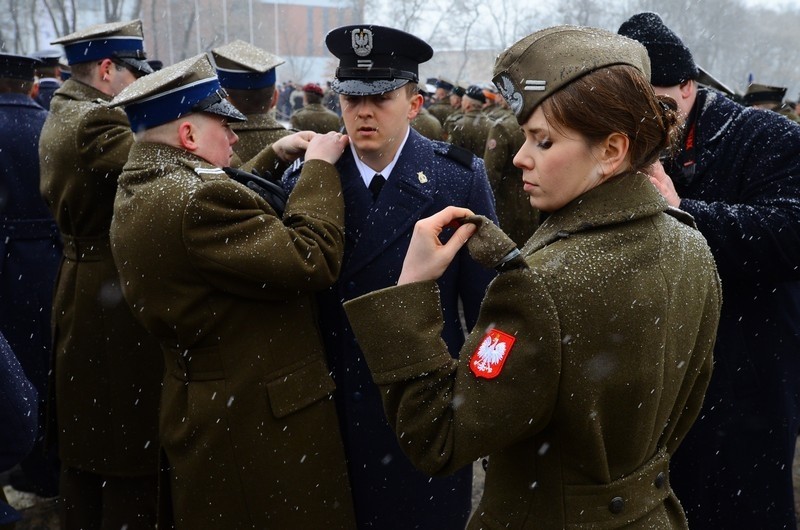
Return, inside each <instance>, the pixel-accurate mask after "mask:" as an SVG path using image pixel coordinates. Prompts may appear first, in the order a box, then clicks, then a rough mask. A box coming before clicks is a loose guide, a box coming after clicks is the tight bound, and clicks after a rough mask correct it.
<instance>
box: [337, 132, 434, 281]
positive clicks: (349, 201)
mask: <svg viewBox="0 0 800 530" xmlns="http://www.w3.org/2000/svg"><path fill="white" fill-rule="evenodd" d="M433 157H434V153H433V149H432V148H431V146H430V145H428V144H427V143H426V142H424V141H422V140H421V137H420V136H419V135H418V134H417V133H416V132H414V131H413V130H412V131H411V133H410V135H409V137H408V141H407V142H406V145H405V146H404V147H403V152H402V153H401V154H400V158H399V159H398V160H397V165H395V167H394V170H392V174H391V176H390V177H389V180H387V181H386V184H385V185H384V186H383V190H382V191H381V193H380V195H379V196H378V200H377V201H376V202H375V203H374V204H373V203H372V196H371V194H370V192H369V190H368V189H367V188H366V186H365V185H364V182H363V180H362V179H361V176H360V175H359V174H358V169H357V168H356V166H355V162H353V161H352V157H348V159H347V160H346V161H345V162H344V163H343V164H342V166H341V170H342V175H343V177H342V182H343V188H344V189H343V193H344V196H345V211H346V212H347V213H346V222H345V225H346V232H347V238H348V240H350V241H352V247H351V249H350V250H351V252H350V253H349V256H348V255H347V252H346V253H345V264H344V271H345V274H348V275H349V274H353V273H355V272H357V271H359V270H360V269H362V268H363V267H364V266H366V265H367V264H369V263H370V262H371V261H372V260H374V259H375V258H376V257H377V256H379V255H380V254H381V253H382V252H383V251H384V250H385V249H386V248H388V247H390V246H391V245H393V244H395V243H396V241H397V239H398V238H400V237H402V236H403V235H404V234H406V233H409V232H410V230H411V228H412V227H413V225H414V223H415V222H416V221H417V219H419V217H420V214H421V212H423V211H425V209H426V208H428V207H429V206H430V205H431V204H432V203H433V197H434V194H435V190H436V179H433V178H430V177H429V176H428V175H430V174H431V173H432V171H431V169H430V168H431V164H430V161H431V160H432V159H433ZM421 175H422V176H421Z"/></svg>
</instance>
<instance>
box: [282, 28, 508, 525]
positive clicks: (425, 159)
mask: <svg viewBox="0 0 800 530" xmlns="http://www.w3.org/2000/svg"><path fill="white" fill-rule="evenodd" d="M325 44H326V46H327V47H328V50H329V51H330V52H331V53H332V54H333V55H334V56H335V57H336V58H337V59H338V66H337V68H336V71H335V77H334V79H333V81H332V83H331V88H332V90H334V91H336V92H338V93H339V101H340V103H341V108H342V119H343V122H344V126H345V130H346V131H347V135H348V137H349V138H350V146H349V148H348V149H347V150H346V151H345V153H344V155H342V158H341V159H340V160H339V162H338V163H337V164H336V167H337V168H338V169H339V173H340V175H341V179H342V194H343V196H344V201H345V205H346V206H345V213H346V219H345V238H346V240H345V254H344V260H343V264H342V270H341V273H340V275H339V280H338V281H337V283H336V284H335V285H334V286H333V287H332V288H331V290H330V291H329V292H327V293H325V295H324V296H322V297H320V304H319V320H320V323H321V326H322V329H323V334H324V338H325V343H326V350H327V353H328V360H329V363H330V364H329V367H330V370H331V371H332V373H333V376H334V379H335V380H336V387H337V392H336V394H335V398H336V403H337V405H338V410H339V412H340V421H341V424H342V432H343V433H344V440H345V450H346V452H347V459H348V466H349V471H350V483H351V485H352V489H353V498H354V504H355V509H356V519H357V526H356V528H360V529H367V528H375V529H384V528H386V529H391V528H397V529H406V528H416V529H425V530H434V529H435V530H463V528H464V524H465V523H466V520H467V518H468V517H469V512H470V503H471V483H472V467H471V465H464V466H461V467H460V468H459V469H457V470H453V474H452V475H451V476H447V477H434V478H431V477H430V476H428V475H426V474H424V473H422V472H421V471H419V470H418V469H416V468H415V467H414V465H413V464H412V463H411V461H410V460H409V459H408V457H407V456H406V455H405V453H404V452H403V449H402V447H401V444H400V441H399V440H398V436H397V435H396V434H395V433H394V431H393V430H392V425H391V423H390V421H389V420H388V419H387V417H386V415H385V414H384V411H383V406H382V404H381V395H380V391H379V389H378V387H377V386H376V384H375V381H373V379H372V377H371V376H370V374H369V371H368V370H367V367H366V364H365V363H364V357H363V353H362V352H361V349H360V344H359V342H358V341H356V340H355V337H354V336H353V333H352V329H351V328H350V326H349V324H348V323H347V317H346V315H345V314H344V309H343V307H342V304H343V302H344V301H346V300H349V299H351V298H353V297H355V296H358V295H360V294H363V293H365V292H370V291H373V290H375V289H382V288H384V287H388V286H390V285H394V284H395V283H396V282H397V278H398V274H399V272H400V268H401V267H402V262H403V255H404V254H405V251H406V249H407V248H408V241H409V240H410V238H411V233H412V231H413V230H414V222H415V221H417V220H418V219H420V218H421V217H425V216H428V215H431V214H432V213H434V212H435V211H438V210H440V209H441V208H443V207H444V206H445V205H448V204H457V205H460V206H464V207H468V208H471V209H474V210H476V211H480V212H481V214H483V215H485V216H487V217H490V218H492V219H496V215H495V211H494V200H493V198H492V195H491V190H490V188H489V181H488V177H487V176H486V170H485V167H484V165H483V161H482V160H481V159H480V158H478V157H476V156H474V155H473V154H472V153H471V152H469V151H467V150H465V149H461V148H458V147H456V146H452V145H449V144H447V143H445V142H442V141H435V140H430V139H428V138H426V137H424V136H422V135H421V134H420V133H418V132H417V131H416V130H415V129H414V128H413V127H411V124H410V122H411V121H412V120H413V119H414V118H416V117H417V116H418V114H419V109H420V107H421V106H422V100H423V98H422V95H420V93H419V84H420V76H419V70H420V65H421V64H422V63H425V62H427V61H429V60H430V59H431V58H432V57H433V48H431V46H430V45H429V44H428V43H426V42H425V41H424V40H422V39H420V38H419V37H417V36H415V35H412V34H410V33H407V32H405V31H402V30H399V29H396V28H390V27H386V26H379V25H376V24H357V25H348V26H343V27H339V28H335V29H332V30H331V31H330V32H329V33H328V34H327V35H326V37H325ZM423 80H424V78H423ZM440 81H441V79H440ZM297 171H298V170H297V169H295V170H293V171H290V172H289V173H287V174H285V175H284V183H285V184H286V186H287V187H289V188H291V186H292V184H293V182H294V180H295V178H296V176H297ZM451 234H452V232H451V231H447V232H445V233H443V234H442V237H443V239H446V238H447V237H450V236H451ZM492 276H493V273H492V271H489V270H486V269H484V268H482V267H481V266H480V265H479V264H478V263H477V262H476V261H475V260H473V259H472V258H471V257H470V256H469V255H468V253H467V252H462V253H459V254H458V256H457V258H456V260H455V263H454V266H453V267H450V268H449V269H448V270H447V271H446V272H445V273H444V275H443V276H442V279H441V281H440V286H441V289H442V293H443V296H442V303H441V307H442V310H443V311H444V313H445V314H446V315H448V318H447V321H446V322H445V323H444V325H443V326H442V327H441V328H440V329H439V330H438V331H437V332H436V335H437V336H439V337H440V340H441V341H442V342H443V343H444V344H447V347H448V348H449V349H450V351H451V352H453V355H455V354H456V353H457V352H458V350H459V349H460V347H461V344H463V341H464V334H465V332H467V331H468V330H469V329H471V326H472V325H473V324H474V322H475V320H476V318H477V306H478V304H479V300H480V298H481V297H482V296H483V293H484V292H485V289H486V286H487V285H488V283H489V281H490V280H491V278H492ZM459 315H463V318H460V317H459Z"/></svg>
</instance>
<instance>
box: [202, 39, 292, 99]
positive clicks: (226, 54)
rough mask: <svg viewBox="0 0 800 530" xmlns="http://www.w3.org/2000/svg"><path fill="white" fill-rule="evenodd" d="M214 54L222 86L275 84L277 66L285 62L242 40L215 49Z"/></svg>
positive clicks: (237, 86)
mask: <svg viewBox="0 0 800 530" xmlns="http://www.w3.org/2000/svg"><path fill="white" fill-rule="evenodd" d="M211 57H212V58H213V60H214V66H215V67H216V69H217V75H218V76H219V82H220V84H221V85H222V86H223V87H225V88H234V89H246V90H251V89H257V88H263V87H267V86H272V85H274V84H275V81H276V75H275V68H276V67H277V66H280V65H282V64H283V63H285V62H286V61H284V60H283V59H281V58H280V57H278V56H277V55H273V54H271V53H269V52H268V51H266V50H262V49H261V48H258V47H257V46H253V45H252V44H250V43H249V42H245V41H242V40H235V41H233V42H229V43H228V44H225V45H223V46H220V47H218V48H214V49H213V50H211Z"/></svg>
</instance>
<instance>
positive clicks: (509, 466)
mask: <svg viewBox="0 0 800 530" xmlns="http://www.w3.org/2000/svg"><path fill="white" fill-rule="evenodd" d="M686 223H691V218H690V217H689V216H687V215H686V214H682V213H677V212H673V211H672V210H670V208H669V207H668V206H667V204H666V202H665V201H664V200H663V198H662V197H661V196H660V195H659V193H658V192H657V191H656V190H655V188H654V187H653V186H652V184H650V183H649V181H648V180H647V177H646V176H644V175H639V174H629V175H625V176H622V177H617V178H615V179H612V180H610V181H608V182H606V183H604V184H602V185H600V186H598V187H597V188H595V189H593V190H590V191H589V192H587V193H585V194H583V195H582V196H581V197H579V198H578V199H576V200H574V201H573V202H571V203H570V204H568V205H567V206H565V207H564V208H562V209H561V210H559V211H558V212H555V213H553V214H552V215H550V216H549V217H548V218H547V220H546V221H545V222H544V223H543V224H542V226H541V227H540V228H539V229H538V230H537V232H536V233H535V234H534V235H533V237H532V238H531V240H530V241H529V242H528V244H527V245H526V246H525V248H524V249H523V254H524V256H525V259H526V261H527V263H528V265H529V268H521V269H516V270H512V271H510V272H504V273H500V274H499V275H498V276H497V278H496V279H495V280H494V281H493V282H492V284H491V285H490V287H489V289H488V292H487V295H486V298H485V299H484V301H483V304H482V306H481V313H480V318H479V321H478V323H477V324H476V326H475V328H474V330H473V332H472V333H471V334H470V336H469V337H468V339H467V341H466V343H465V344H464V347H463V348H462V350H461V354H460V358H459V359H453V358H451V357H450V355H449V354H448V352H447V349H446V347H445V345H444V344H443V342H442V340H441V337H440V333H441V329H442V315H441V310H440V304H439V293H438V288H437V286H436V284H435V282H433V281H426V282H416V283H411V284H407V285H402V286H397V287H390V288H387V289H383V290H379V291H375V292H373V293H370V294H367V295H364V296H362V297H359V298H356V299H354V300H351V301H349V302H347V303H346V304H345V309H346V311H347V314H348V318H349V320H350V323H351V325H352V326H353V330H354V332H355V335H356V337H357V339H358V341H359V344H360V345H361V347H362V349H363V351H364V354H365V357H366V359H367V363H368V365H369V368H370V370H371V372H372V375H373V378H374V380H375V382H376V383H377V384H378V385H379V386H380V388H381V392H382V397H383V403H384V408H385V410H386V414H387V418H388V419H389V422H390V424H391V425H392V426H393V428H394V429H395V430H396V432H397V433H398V437H399V440H400V443H401V445H402V447H403V449H404V451H405V452H406V453H407V454H408V455H409V457H410V458H411V460H412V461H413V462H414V463H415V465H417V466H418V467H419V468H420V469H421V470H423V471H424V472H426V473H429V474H432V475H439V474H447V473H450V472H452V471H454V470H456V469H458V468H459V467H460V466H463V465H465V464H468V463H470V462H472V461H474V460H475V459H478V458H480V457H484V456H487V455H488V462H489V464H488V468H487V473H486V482H485V491H484V495H483V498H482V499H481V503H480V505H479V506H478V508H477V509H476V511H475V513H474V515H473V517H472V519H471V521H470V523H469V525H468V528H469V529H471V530H477V529H478V528H506V527H508V528H519V529H537V530H541V529H544V530H549V529H553V530H561V529H564V528H569V529H586V530H588V529H611V528H626V529H642V530H645V529H651V528H684V529H685V528H686V526H687V525H686V519H685V516H684V514H683V511H682V509H681V507H680V504H679V502H678V500H677V499H676V497H675V495H674V493H673V492H672V490H671V489H670V487H669V476H668V461H669V455H670V454H672V453H673V452H674V451H675V449H676V448H677V447H678V444H679V443H680V441H681V440H682V439H683V437H684V436H685V434H686V432H687V431H688V429H689V427H690V426H691V424H692V422H693V421H694V420H695V418H696V416H697V414H698V413H699V410H700V406H701V403H702V400H703V395H704V392H705V389H706V387H707V385H708V381H709V378H710V375H711V368H712V348H713V344H714V341H715V337H716V329H717V323H718V319H719V310H720V296H721V295H720V285H719V279H718V276H717V273H716V267H715V265H714V261H713V258H712V256H711V253H710V251H709V249H708V246H707V244H706V242H705V239H704V238H703V237H702V235H701V234H700V233H699V232H698V231H697V230H696V229H695V228H694V227H692V226H691V224H686ZM492 329H495V330H499V331H502V332H504V333H506V334H508V335H510V336H511V337H513V338H514V343H513V344H512V345H509V347H508V348H507V350H506V357H505V364H504V365H503V367H502V369H501V370H500V372H499V375H497V377H495V378H493V379H486V378H483V377H477V376H476V375H475V374H474V373H473V371H472V370H471V368H470V365H471V361H472V359H473V357H474V356H475V355H477V353H478V351H479V349H480V348H481V346H482V344H483V343H484V341H485V339H486V337H487V332H488V331H490V330H492Z"/></svg>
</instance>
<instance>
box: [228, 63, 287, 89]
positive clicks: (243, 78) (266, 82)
mask: <svg viewBox="0 0 800 530" xmlns="http://www.w3.org/2000/svg"><path fill="white" fill-rule="evenodd" d="M217 76H218V77H219V83H220V84H221V85H222V86H224V87H225V88H233V89H240V90H254V89H257V88H264V87H268V86H273V85H274V84H275V81H276V80H277V75H275V70H274V69H272V70H269V71H268V72H263V73H262V72H252V71H248V70H230V69H227V68H220V66H219V65H217Z"/></svg>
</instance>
